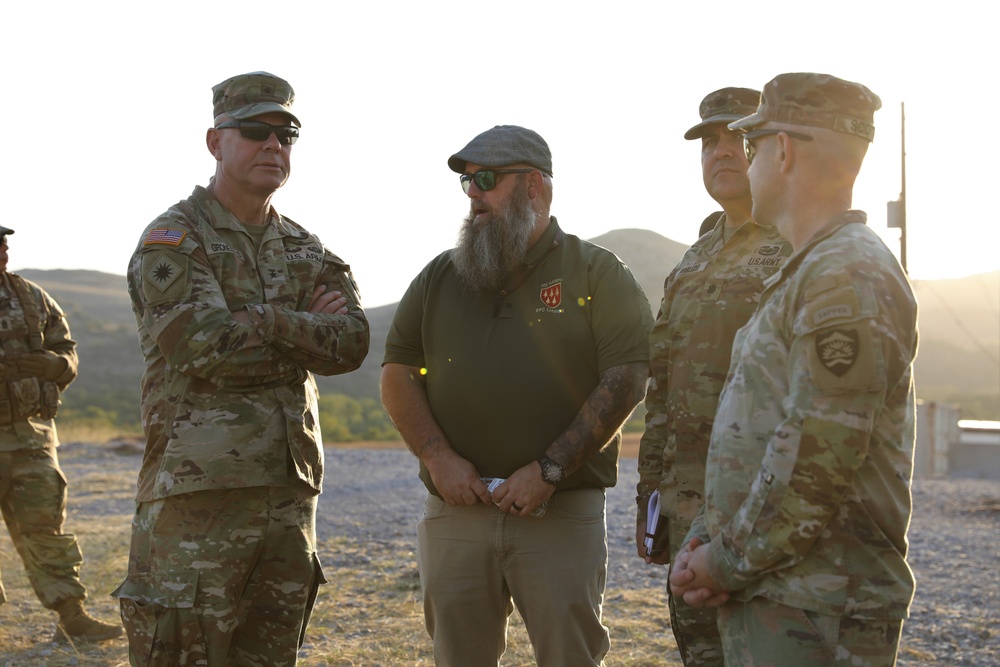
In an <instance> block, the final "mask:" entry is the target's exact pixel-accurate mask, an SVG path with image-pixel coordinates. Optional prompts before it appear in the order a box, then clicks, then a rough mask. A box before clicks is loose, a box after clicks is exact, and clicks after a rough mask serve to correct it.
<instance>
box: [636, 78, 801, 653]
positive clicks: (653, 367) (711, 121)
mask: <svg viewBox="0 0 1000 667" xmlns="http://www.w3.org/2000/svg"><path fill="white" fill-rule="evenodd" d="M759 100H760V92H758V91H756V90H751V89H748V88H723V89H721V90H716V91H715V92H712V93H709V94H708V95H707V96H706V97H705V99H704V100H702V102H701V106H700V108H699V112H700V115H701V119H702V120H701V122H700V123H698V124H697V125H695V126H694V127H692V128H691V129H690V130H688V131H687V132H686V133H685V135H684V138H685V139H688V140H693V139H700V140H701V165H702V175H703V179H704V182H705V189H706V190H707V191H708V194H709V195H711V197H712V198H713V199H715V201H717V202H718V203H719V204H720V205H721V206H722V207H723V209H724V213H723V214H722V215H721V216H714V224H713V225H712V227H711V228H710V230H709V232H708V233H706V234H705V235H704V236H702V237H701V238H700V239H698V241H696V242H695V244H694V245H693V246H692V247H691V248H690V249H689V250H688V251H687V253H685V255H684V257H683V258H682V259H681V261H680V262H679V263H678V264H677V266H676V267H675V268H674V270H673V271H672V272H671V273H670V275H669V276H667V279H666V281H665V282H664V286H663V301H662V302H661V303H660V311H659V314H658V316H657V318H656V323H655V324H654V326H653V331H652V333H651V334H650V339H649V346H650V373H651V375H652V379H651V382H650V386H649V389H648V391H647V393H646V430H645V432H644V433H643V436H642V440H641V441H640V443H639V458H638V465H639V484H638V496H637V501H638V505H639V507H638V516H637V519H636V544H637V546H638V548H639V556H640V557H642V558H645V560H646V562H647V563H657V564H663V563H669V562H670V561H671V560H672V559H673V557H674V556H675V555H676V553H677V551H678V550H680V548H681V545H682V544H683V540H684V536H685V535H686V534H687V531H688V529H689V528H690V527H691V522H692V521H693V520H694V517H695V515H696V514H697V513H698V510H699V509H700V508H701V505H702V491H703V489H704V487H705V458H706V457H707V456H708V442H709V436H710V435H711V432H712V419H713V417H714V416H715V407H716V405H717V403H718V399H719V392H721V391H722V383H723V380H724V379H725V377H726V371H727V370H728V369H729V360H730V353H731V351H732V346H733V337H734V336H735V335H736V330H737V329H739V328H740V327H741V326H743V325H744V324H746V321H747V320H748V319H750V315H751V314H753V310H754V308H755V307H756V305H757V300H758V297H759V295H760V293H761V292H762V291H763V289H764V287H763V282H764V279H765V278H767V277H768V276H770V275H771V274H772V273H774V272H775V271H777V270H778V268H779V267H780V266H781V264H782V262H784V261H785V258H786V257H787V256H788V255H789V254H790V253H791V245H789V244H788V243H787V242H786V241H784V239H782V238H781V236H780V235H778V232H777V231H776V230H775V229H774V228H773V227H769V226H764V225H760V224H757V223H755V222H754V221H753V220H751V219H750V210H751V206H752V200H751V198H750V182H749V181H748V180H747V176H746V170H747V161H746V157H745V155H744V152H743V139H742V136H741V134H740V133H739V132H734V131H732V130H729V129H728V128H727V127H726V124H727V123H729V122H731V121H734V120H738V119H740V118H742V117H744V116H746V115H747V114H749V113H752V112H753V110H754V109H756V108H757V102H758V101H759ZM712 217H713V216H710V218H712ZM706 221H708V219H706ZM656 489H659V493H660V514H661V517H660V519H659V520H660V522H662V523H664V524H666V527H667V528H666V530H667V537H668V542H667V545H666V548H664V549H663V550H662V551H659V552H658V553H654V554H652V555H651V554H648V553H647V552H646V547H645V544H644V539H645V531H646V513H647V505H648V501H649V496H650V495H651V494H652V493H653V491H655V490H656ZM668 602H669V608H670V626H671V629H672V630H673V633H674V638H675V639H676V640H677V647H678V650H679V651H680V654H681V658H682V660H683V661H684V664H685V665H687V666H689V667H690V666H691V665H719V666H721V665H722V664H723V659H722V640H721V639H720V637H719V630H718V627H717V626H716V622H715V615H716V614H715V609H711V608H709V609H696V608H693V607H689V606H688V605H686V604H684V601H683V600H678V599H676V598H675V597H674V596H670V597H669V600H668Z"/></svg>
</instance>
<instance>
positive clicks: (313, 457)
mask: <svg viewBox="0 0 1000 667" xmlns="http://www.w3.org/2000/svg"><path fill="white" fill-rule="evenodd" d="M318 285H325V286H326V287H327V289H328V290H339V291H340V292H342V293H343V294H344V296H346V297H347V300H348V301H347V306H348V309H349V310H348V312H347V314H345V315H323V314H312V313H308V312H306V309H307V307H308V304H309V302H310V300H311V298H312V294H313V290H314V289H315V288H316V287H317V286H318ZM128 289H129V295H130V297H131V299H132V307H133V310H134V311H135V316H136V322H137V324H138V329H139V343H140V347H141V348H142V353H143V356H144V357H145V360H146V371H145V373H144V375H143V378H142V421H143V428H144V430H145V433H146V451H145V455H144V457H143V464H142V469H141V470H140V472H139V483H138V493H137V496H136V497H137V500H139V501H149V500H153V499H156V498H164V497H167V496H171V495H175V494H178V493H187V492H190V491H198V490H206V489H224V488H236V487H246V486H281V485H284V484H286V483H288V482H289V480H290V479H300V480H302V481H304V482H305V483H306V484H308V485H309V486H310V487H311V488H313V489H314V490H315V491H317V492H318V491H320V489H321V488H322V477H323V456H322V451H321V437H320V431H319V419H318V409H317V400H318V392H317V389H316V382H315V380H314V378H313V376H312V373H318V374H320V375H334V374H338V373H345V372H348V371H351V370H354V369H355V368H357V367H358V366H360V365H361V362H362V361H363V360H364V358H365V355H366V354H367V353H368V342H369V330H368V321H367V319H366V318H365V315H364V311H362V309H361V306H360V297H359V296H358V292H357V289H356V287H355V285H354V280H353V278H352V277H351V274H350V267H349V266H348V265H347V264H345V263H344V262H343V261H341V260H340V259H339V258H338V257H337V256H336V255H334V254H333V253H331V252H330V251H329V250H327V249H326V248H325V247H324V246H323V244H322V243H321V242H320V241H319V239H318V238H317V237H316V236H315V235H313V234H311V233H309V232H308V231H306V230H305V229H303V228H302V227H301V226H299V225H298V224H296V223H295V222H293V221H292V220H289V219H288V218H285V217H281V216H278V215H277V214H276V213H273V211H272V217H271V219H270V223H269V225H268V228H267V230H266V231H265V232H264V235H263V238H262V240H261V242H260V249H259V250H258V249H257V248H256V247H255V246H254V243H253V241H252V239H251V237H250V235H249V234H248V233H247V232H246V231H245V228H244V227H243V225H242V224H241V223H240V222H239V221H238V220H237V219H236V218H235V217H233V216H232V214H230V213H229V212H228V211H227V210H226V209H225V208H224V207H223V206H222V205H221V204H220V203H219V202H218V200H216V199H215V197H213V196H212V195H211V194H210V193H209V192H208V191H207V190H206V189H205V188H201V187H198V188H195V191H194V193H193V194H192V195H191V197H190V198H188V199H187V200H185V201H182V202H180V203H178V204H177V205H175V206H173V207H172V208H171V209H169V210H168V211H167V212H166V213H164V214H163V215H162V216H160V217H159V218H158V219H156V220H154V221H153V222H152V223H151V224H150V225H149V226H148V227H147V229H146V231H145V232H144V233H143V235H142V239H141V240H140V242H139V246H138V247H137V248H136V251H135V254H134V255H133V256H132V260H131V263H130V265H129V269H128ZM238 311H241V312H243V313H246V314H247V315H248V316H249V318H250V324H249V325H245V324H242V323H240V322H237V320H236V319H234V317H233V313H234V312H238Z"/></svg>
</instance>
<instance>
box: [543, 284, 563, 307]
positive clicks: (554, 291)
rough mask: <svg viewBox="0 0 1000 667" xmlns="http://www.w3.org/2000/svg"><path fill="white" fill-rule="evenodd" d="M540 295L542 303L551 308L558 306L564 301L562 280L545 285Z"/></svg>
mask: <svg viewBox="0 0 1000 667" xmlns="http://www.w3.org/2000/svg"><path fill="white" fill-rule="evenodd" d="M538 296H539V297H541V299H542V303H544V304H545V305H546V306H548V307H549V308H558V307H559V304H561V303H562V282H558V283H556V284H555V285H549V286H548V287H543V288H542V291H541V292H539V294H538Z"/></svg>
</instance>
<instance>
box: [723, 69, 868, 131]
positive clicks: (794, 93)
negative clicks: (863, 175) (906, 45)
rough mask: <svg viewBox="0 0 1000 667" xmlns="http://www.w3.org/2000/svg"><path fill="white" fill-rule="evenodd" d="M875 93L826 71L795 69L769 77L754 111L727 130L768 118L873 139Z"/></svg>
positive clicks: (740, 128)
mask: <svg viewBox="0 0 1000 667" xmlns="http://www.w3.org/2000/svg"><path fill="white" fill-rule="evenodd" d="M881 107H882V100H881V99H879V96H878V95H876V94H875V93H873V92H872V91H870V90H868V88H866V87H865V86H863V85H861V84H860V83H854V82H853V81H844V80H843V79H838V78H837V77H835V76H831V75H829V74H813V73H812V72H795V73H790V74H779V75H778V76H776V77H774V78H773V79H771V80H770V81H769V82H768V83H767V85H766V86H764V92H763V94H762V95H761V96H760V106H759V107H757V111H756V112H755V113H753V114H751V115H749V116H747V117H746V118H743V119H741V120H738V121H736V122H735V123H730V124H729V129H730V130H749V129H750V128H753V127H756V126H757V125H762V124H764V123H766V122H768V121H774V122H776V123H790V124H792V125H808V126H810V127H821V128H824V129H827V130H835V131H837V132H844V133H845V134H852V135H854V136H857V137H861V138H862V139H866V140H868V141H872V140H874V139H875V125H874V116H875V112H876V111H878V109H880V108H881Z"/></svg>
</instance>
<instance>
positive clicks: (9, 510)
mask: <svg viewBox="0 0 1000 667" xmlns="http://www.w3.org/2000/svg"><path fill="white" fill-rule="evenodd" d="M13 233H14V230H13V229H8V228H7V227H2V226H0V272H2V273H0V509H2V510H3V518H4V521H5V522H6V523H7V528H8V530H9V531H10V537H11V541H12V542H13V543H14V547H15V549H17V553H18V555H20V556H21V560H22V561H23V562H24V568H25V570H27V573H28V581H29V582H31V587H32V588H33V589H34V591H35V595H37V596H38V599H39V600H40V601H41V602H42V605H44V606H45V607H46V608H47V609H52V610H54V611H56V612H57V613H58V614H59V622H58V625H57V627H56V639H57V640H58V639H65V638H67V637H68V638H70V639H72V640H73V641H99V640H105V639H113V638H114V637H118V636H119V635H121V633H122V628H121V626H120V625H118V624H113V625H112V624H110V623H104V622H102V621H99V620H97V619H95V618H93V617H92V616H90V614H88V613H87V612H86V610H85V609H84V604H83V603H84V599H85V598H86V597H87V593H86V590H85V589H84V587H83V584H81V583H80V566H81V565H82V563H83V553H82V552H81V551H80V545H79V544H78V543H77V540H76V536H75V535H73V534H72V533H66V532H63V523H64V522H65V520H66V501H67V492H66V478H65V476H64V475H63V473H62V470H61V469H60V467H59V457H58V456H57V454H56V448H57V447H58V446H59V437H58V435H57V433H56V424H55V416H56V412H57V410H58V409H59V402H60V401H59V395H60V394H61V393H62V391H63V390H65V389H66V387H67V386H69V384H70V383H71V382H72V381H73V380H74V379H76V374H77V356H76V341H74V340H73V339H72V338H71V337H70V332H69V324H68V323H67V322H66V316H65V315H64V314H63V311H62V309H61V308H60V307H59V304H57V303H56V302H55V300H53V299H52V297H50V296H49V295H48V294H47V293H46V292H45V290H43V289H42V288H41V287H39V286H38V285H36V284H35V283H33V282H31V281H30V280H25V279H24V278H22V277H20V276H18V275H17V274H14V273H10V272H8V271H7V261H8V255H7V251H8V247H7V236H8V235H10V234H13ZM5 601H6V597H5V595H4V590H3V584H2V582H0V604H2V603H3V602H5Z"/></svg>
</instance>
